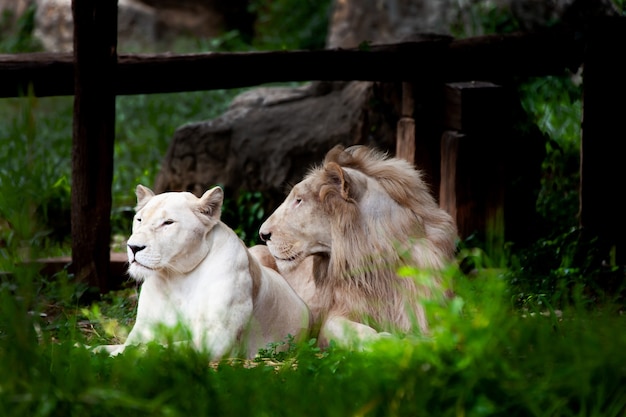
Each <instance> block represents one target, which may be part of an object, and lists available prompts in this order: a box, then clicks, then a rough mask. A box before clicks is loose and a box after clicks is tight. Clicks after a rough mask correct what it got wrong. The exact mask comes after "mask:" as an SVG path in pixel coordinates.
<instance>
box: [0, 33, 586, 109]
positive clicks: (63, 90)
mask: <svg viewBox="0 0 626 417" xmlns="http://www.w3.org/2000/svg"><path fill="white" fill-rule="evenodd" d="M583 38H584V32H582V31H581V30H577V29H574V28H569V27H557V28H553V29H551V30H545V31H541V32H536V33H516V34H508V35H490V36H481V37H475V38H469V39H463V40H450V39H449V38H446V37H440V38H435V39H429V40H423V41H419V42H406V43H400V44H394V45H377V46H371V47H370V48H368V49H367V50H360V49H328V50H316V51H270V52H233V53H200V54H184V55H174V54H133V55H119V57H118V67H117V74H116V75H117V82H116V84H115V92H116V94H118V95H124V94H150V93H171V92H183V91H200V90H216V89H229V88H238V87H251V86H255V85H259V84H264V83H272V82H288V81H312V80H320V81H341V80H345V81H350V80H361V81H394V82H400V81H415V80H419V79H424V78H427V77H429V76H431V75H432V74H436V75H437V78H438V79H441V80H442V81H448V82H452V81H469V80H500V79H502V78H507V77H512V76H516V75H519V76H544V75H551V74H561V73H563V70H564V69H565V68H567V67H571V68H576V67H577V66H578V65H579V64H580V63H581V62H582V55H583V42H582V39H583ZM0 80H2V81H1V82H0V97H16V96H19V95H20V94H23V92H24V91H28V87H29V85H32V87H33V91H34V93H35V95H38V96H54V95H72V94H73V93H74V90H73V88H74V83H73V67H72V56H71V54H48V53H44V54H41V53H31V54H18V55H0Z"/></svg>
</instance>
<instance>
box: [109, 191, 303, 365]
mask: <svg viewBox="0 0 626 417" xmlns="http://www.w3.org/2000/svg"><path fill="white" fill-rule="evenodd" d="M137 198H138V206H137V214H136V216H135V220H134V223H133V233H132V235H131V236H130V238H129V239H128V261H129V264H130V266H129V274H130V275H131V276H132V277H133V278H135V279H136V280H138V281H140V282H143V284H142V287H141V292H140V295H139V304H138V308H137V319H136V321H135V325H134V327H133V329H132V331H131V332H130V334H129V335H128V338H127V340H126V341H125V343H124V344H123V345H109V346H104V347H102V349H105V350H107V351H109V352H111V354H118V353H120V352H122V351H123V350H124V349H125V347H126V346H128V345H137V344H141V343H146V342H150V341H155V340H156V341H160V342H162V343H164V341H163V340H162V339H161V338H160V335H159V333H158V332H157V326H159V325H161V326H165V327H173V326H177V325H182V326H183V327H184V328H185V329H186V330H188V332H189V333H190V339H189V340H174V342H176V343H189V342H190V343H192V345H193V346H194V347H195V348H196V349H198V350H200V351H206V352H208V353H210V355H211V358H212V359H219V358H222V357H225V356H227V355H237V354H239V353H240V352H243V354H244V355H245V356H247V357H248V358H252V357H254V356H255V355H256V354H257V353H258V350H259V349H260V348H264V347H266V345H267V344H268V343H271V342H282V341H284V340H285V338H286V337H287V336H289V335H291V336H293V337H294V338H295V339H296V340H301V339H302V338H304V337H307V336H308V332H309V327H310V321H311V319H310V312H309V310H308V308H307V306H306V304H305V303H304V302H303V301H302V300H301V299H300V297H298V295H297V294H296V293H295V292H294V291H293V290H292V288H291V287H290V286H289V284H287V282H286V281H285V280H284V279H283V278H282V277H281V276H280V275H279V274H278V273H277V272H275V271H274V270H271V269H269V268H266V267H263V266H261V265H260V264H259V263H258V262H257V261H256V259H255V258H254V257H253V256H250V254H249V253H248V251H247V249H246V247H245V245H244V244H243V242H242V241H241V240H240V239H239V238H238V237H237V235H236V234H235V233H234V232H233V231H232V230H231V229H230V228H229V227H228V226H226V225H225V224H224V223H222V222H221V221H220V220H219V216H220V212H221V205H222V200H223V192H222V190H221V189H220V188H219V187H215V188H213V189H211V190H209V191H207V192H206V193H205V194H204V195H203V196H202V197H201V198H200V199H198V198H197V197H195V196H194V195H193V194H191V193H186V192H183V193H164V194H160V195H157V196H155V195H154V193H152V191H150V190H149V189H147V188H146V187H143V186H141V185H139V186H138V187H137ZM140 247H143V248H142V249H141V250H138V248H140Z"/></svg>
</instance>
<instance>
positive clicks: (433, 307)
mask: <svg viewBox="0 0 626 417" xmlns="http://www.w3.org/2000/svg"><path fill="white" fill-rule="evenodd" d="M13 272H14V279H13V281H12V283H11V285H7V284H6V283H5V284H3V285H1V286H0V363H2V364H4V365H3V366H1V367H0V381H1V382H0V414H1V415H3V416H7V417H10V416H24V415H29V416H57V415H58V416H67V415H73V416H83V415H84V416H110V415H115V416H116V417H122V416H125V415H137V414H148V415H158V416H160V415H163V416H189V415H219V416H231V415H232V416H241V415H249V416H257V415H258V416H265V415H324V416H345V415H361V416H379V415H390V416H409V415H411V416H413V415H427V416H428V415H432V416H458V415H472V416H546V417H547V416H557V415H559V416H586V417H589V416H598V417H599V416H602V417H606V416H609V417H610V416H615V417H617V416H622V415H624V413H625V412H626V400H625V399H626V388H625V387H626V368H625V367H624V362H625V359H626V353H625V351H624V349H623V346H624V344H625V343H626V333H624V332H623V331H622V329H623V327H624V325H625V324H626V323H624V320H625V318H624V316H623V315H620V314H615V309H614V308H615V306H613V305H610V304H607V305H604V306H600V307H598V306H596V307H594V308H591V309H590V308H588V306H586V305H584V304H579V303H578V301H577V300H576V299H574V300H573V302H572V303H569V304H568V305H566V306H564V308H563V309H562V310H560V311H557V310H553V309H552V310H551V309H549V308H545V306H543V305H541V304H540V303H531V304H528V305H527V309H526V310H522V311H520V310H518V309H517V308H516V307H515V306H514V305H513V304H512V303H511V302H510V297H509V294H510V293H509V289H508V284H507V282H506V280H505V279H504V278H503V276H502V275H501V270H496V269H490V268H482V269H480V270H479V272H478V273H477V274H476V275H475V276H473V277H471V278H470V277H467V276H464V275H462V274H460V273H459V271H457V270H456V269H454V268H452V269H451V270H450V271H449V274H450V276H449V278H450V279H453V280H454V282H455V292H456V294H455V296H454V298H453V299H451V300H450V302H449V303H447V304H444V305H442V304H439V303H432V304H427V311H428V315H429V317H430V319H431V322H432V323H433V326H432V332H431V335H429V336H428V337H425V336H424V335H419V334H417V333H416V334H413V333H409V334H408V335H405V336H400V337H392V338H386V339H383V340H381V341H380V342H376V343H373V344H372V345H371V346H369V347H368V348H367V349H366V350H365V351H362V352H350V351H345V350H342V349H340V348H338V347H336V346H331V347H330V348H329V349H327V350H325V351H320V350H319V349H318V348H316V347H315V345H314V342H313V341H311V342H309V343H304V344H302V345H294V346H292V347H291V349H290V350H289V351H288V352H287V353H286V354H280V355H277V354H275V351H274V350H273V346H268V348H267V349H266V350H263V351H262V352H261V355H260V356H259V357H258V359H257V360H255V361H244V360H240V359H236V358H232V359H225V360H223V361H221V362H218V363H209V362H208V361H207V359H206V357H204V356H202V355H199V354H197V353H195V352H194V351H192V350H188V349H186V348H179V349H175V348H163V347H160V346H156V345H148V346H146V347H145V348H144V349H132V348H131V349H128V350H127V351H125V352H124V353H123V354H121V355H119V356H117V357H115V358H109V357H108V356H107V355H106V354H94V353H91V352H90V351H89V350H87V349H85V348H83V347H81V346H82V344H83V343H85V342H90V341H94V340H99V341H102V340H103V339H102V338H100V339H96V338H95V336H94V335H93V332H91V331H90V330H89V328H88V327H86V326H85V325H84V323H83V319H81V318H80V313H78V314H76V315H74V313H72V307H71V306H72V304H73V303H75V300H76V299H75V293H76V291H74V290H73V289H72V288H73V287H71V286H70V287H68V289H66V290H63V291H59V290H58V289H57V290H55V291H51V292H48V291H44V292H39V293H38V294H37V290H36V288H37V284H36V281H37V276H36V274H35V275H33V274H32V273H31V272H29V271H28V270H24V269H15V270H14V271H13ZM408 279H410V278H408ZM66 285H70V284H69V283H66ZM15 294H20V295H21V296H20V297H15ZM50 294H52V295H53V297H49V295H50ZM115 297H116V298H115V299H114V300H108V301H109V302H112V305H117V306H118V307H120V308H115V309H111V308H109V307H104V306H103V305H102V304H100V306H102V307H103V308H102V309H100V310H99V311H100V316H101V317H104V318H106V319H118V320H119V322H122V321H124V320H126V318H127V317H128V315H127V313H128V312H129V311H132V309H133V308H134V307H133V303H132V302H131V303H129V304H128V303H127V301H129V300H124V299H125V298H126V297H127V293H120V294H119V295H118V296H115ZM59 302H62V303H63V305H64V306H65V307H64V308H63V311H64V313H65V314H64V315H59V314H57V315H56V319H54V320H51V318H50V317H51V315H47V314H46V312H49V311H50V310H51V305H52V304H57V303H59ZM124 303H127V304H126V305H125V306H124V307H122V305H123V304H124ZM75 308H77V306H75ZM90 309H91V310H92V311H96V309H95V308H94V307H93V306H92V307H91V308H90ZM107 314H114V316H113V317H112V316H107ZM109 337H111V336H109ZM109 340H111V339H109Z"/></svg>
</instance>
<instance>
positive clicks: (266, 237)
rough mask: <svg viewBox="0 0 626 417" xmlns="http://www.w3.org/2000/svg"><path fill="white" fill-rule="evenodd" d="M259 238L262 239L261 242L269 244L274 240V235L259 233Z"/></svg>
mask: <svg viewBox="0 0 626 417" xmlns="http://www.w3.org/2000/svg"><path fill="white" fill-rule="evenodd" d="M259 237H260V238H261V240H262V241H263V242H267V241H268V240H270V239H271V238H272V234H271V233H261V232H259Z"/></svg>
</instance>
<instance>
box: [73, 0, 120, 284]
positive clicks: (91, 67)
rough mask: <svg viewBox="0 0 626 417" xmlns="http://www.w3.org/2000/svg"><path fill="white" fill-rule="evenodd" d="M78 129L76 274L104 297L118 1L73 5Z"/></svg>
mask: <svg viewBox="0 0 626 417" xmlns="http://www.w3.org/2000/svg"><path fill="white" fill-rule="evenodd" d="M72 14H73V18H74V22H75V23H74V74H75V81H74V82H75V84H74V89H75V92H76V94H75V96H74V126H73V138H72V210H71V212H72V213H71V220H72V271H73V272H74V274H75V278H76V279H77V280H79V281H83V282H86V283H88V284H89V287H90V288H91V289H92V290H94V291H93V292H95V291H99V292H100V293H105V292H107V291H108V290H109V272H110V265H109V253H110V239H111V219H110V215H111V201H112V196H111V185H112V181H113V144H114V135H115V91H114V85H115V83H114V76H115V65H116V61H117V51H116V48H117V0H107V1H103V0H72Z"/></svg>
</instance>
